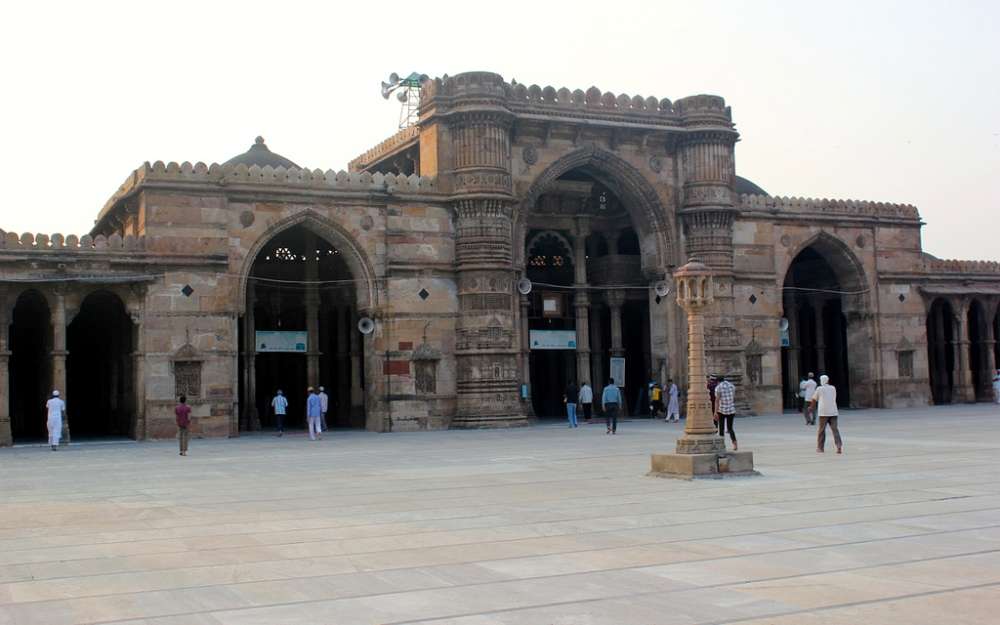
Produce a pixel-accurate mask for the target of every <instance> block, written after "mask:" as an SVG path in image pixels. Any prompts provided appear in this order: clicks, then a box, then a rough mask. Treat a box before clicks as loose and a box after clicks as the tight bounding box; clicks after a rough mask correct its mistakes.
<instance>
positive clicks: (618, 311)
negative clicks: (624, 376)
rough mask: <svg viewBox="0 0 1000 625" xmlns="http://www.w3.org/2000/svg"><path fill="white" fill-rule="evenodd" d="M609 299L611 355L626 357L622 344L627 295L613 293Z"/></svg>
mask: <svg viewBox="0 0 1000 625" xmlns="http://www.w3.org/2000/svg"><path fill="white" fill-rule="evenodd" d="M607 297H608V310H609V312H610V314H611V355H612V356H615V357H618V358H620V357H622V356H624V355H625V347H624V346H623V344H622V306H623V305H624V304H625V294H624V293H620V292H616V291H611V292H609V293H608V296H607ZM616 381H618V382H620V380H616Z"/></svg>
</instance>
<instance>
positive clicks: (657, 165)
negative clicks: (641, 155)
mask: <svg viewBox="0 0 1000 625" xmlns="http://www.w3.org/2000/svg"><path fill="white" fill-rule="evenodd" d="M649 168H650V169H651V170H653V171H654V172H656V173H660V172H661V171H663V160H662V159H661V158H660V157H659V156H650V157H649Z"/></svg>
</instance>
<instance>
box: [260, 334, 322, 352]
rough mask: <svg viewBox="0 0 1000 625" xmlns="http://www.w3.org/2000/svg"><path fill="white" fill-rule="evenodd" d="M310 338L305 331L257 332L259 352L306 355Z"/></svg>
mask: <svg viewBox="0 0 1000 625" xmlns="http://www.w3.org/2000/svg"><path fill="white" fill-rule="evenodd" d="M308 336H309V335H308V333H307V332H306V331H305V330H257V333H256V337H255V340H256V345H257V351H258V352H293V353H299V354H304V353H306V345H307V344H308V342H307V337H308Z"/></svg>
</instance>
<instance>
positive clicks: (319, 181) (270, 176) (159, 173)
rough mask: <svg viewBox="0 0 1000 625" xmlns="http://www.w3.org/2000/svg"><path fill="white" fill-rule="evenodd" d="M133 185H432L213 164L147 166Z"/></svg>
mask: <svg viewBox="0 0 1000 625" xmlns="http://www.w3.org/2000/svg"><path fill="white" fill-rule="evenodd" d="M137 173H138V176H137V178H136V182H137V183H141V182H143V181H154V180H155V181H180V182H188V181H190V182H214V183H217V184H227V185H228V184H254V185H258V184H259V185H272V186H292V187H312V188H333V189H343V190H345V191H347V190H350V191H355V190H356V191H389V190H395V191H399V192H421V191H431V190H433V188H434V181H433V180H431V179H430V178H425V177H421V176H417V175H415V174H414V175H411V176H397V175H395V174H381V173H374V174H372V173H368V172H346V171H344V170H340V171H334V170H332V169H328V170H326V171H323V170H322V169H298V168H294V167H293V168H289V169H286V168H284V167H270V166H266V167H258V166H257V165H252V166H250V167H247V166H246V165H244V164H242V163H241V164H239V165H219V164H216V163H213V164H212V165H206V164H205V163H195V164H191V163H188V162H184V163H175V162H170V163H164V162H162V161H156V162H155V163H153V164H152V165H150V164H149V163H148V162H147V163H144V164H143V166H142V167H141V168H140V169H138V170H137Z"/></svg>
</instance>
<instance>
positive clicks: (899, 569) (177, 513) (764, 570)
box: [0, 405, 1000, 625]
mask: <svg viewBox="0 0 1000 625" xmlns="http://www.w3.org/2000/svg"><path fill="white" fill-rule="evenodd" d="M842 421H843V422H842V431H843V433H844V438H845V455H844V456H837V455H835V454H833V453H829V452H828V453H826V454H824V455H819V454H817V453H815V451H814V442H813V440H814V430H813V429H812V428H807V427H805V426H804V425H803V424H802V422H801V420H800V419H799V418H798V417H796V416H794V415H787V416H783V417H777V416H774V417H758V418H752V419H740V420H738V421H737V429H738V431H739V434H740V441H741V443H743V445H742V447H744V448H746V449H751V450H753V451H754V452H756V461H757V466H758V468H759V470H760V471H761V472H762V473H763V474H764V475H763V477H758V478H742V479H740V478H737V479H731V480H723V481H699V482H684V481H676V480H669V479H657V478H650V477H645V476H644V473H645V472H646V470H647V469H648V463H649V453H650V452H652V451H663V450H670V449H672V447H673V441H674V438H675V437H676V435H677V433H678V432H679V431H680V428H679V426H677V425H666V424H663V423H662V422H657V423H649V422H630V423H624V424H622V426H621V429H620V432H619V434H618V435H617V436H615V437H611V436H606V435H605V434H604V428H603V426H599V425H591V426H581V427H580V428H579V429H577V430H569V429H567V428H565V427H562V426H560V425H557V424H543V425H540V426H535V427H532V428H527V429H520V430H514V431H449V432H436V433H413V434H389V435H387V434H369V433H365V432H345V433H335V435H334V436H331V437H328V438H326V439H324V440H323V441H320V442H315V443H311V442H309V441H308V440H306V439H305V438H304V437H303V436H301V435H297V436H286V437H285V438H282V439H276V438H273V437H264V436H252V437H244V438H241V439H236V440H211V441H208V440H195V441H193V442H192V447H191V455H190V456H188V457H186V458H181V457H179V456H178V455H177V451H176V449H175V444H174V443H172V442H163V443H113V444H89V445H86V444H85V445H74V446H72V447H70V448H69V449H64V450H61V451H59V452H57V453H52V452H50V451H48V450H46V449H45V448H44V447H23V448H14V449H3V450H0V625H12V624H17V625H28V624H32V625H64V624H71V623H73V624H78V623H79V624H82V623H116V624H120V625H126V624H127V625H139V624H148V625H154V624H155V625H210V624H211V625H286V624H288V625H291V624H306V623H308V624H318V625H325V624H329V625H351V624H355V623H358V624H373V623H385V624H400V625H401V624H404V623H421V624H427V625H431V624H433V625H445V624H447V625H487V624H489V625H492V624H511V625H513V624H546V625H547V624H560V625H597V624H616V625H619V624H636V625H660V624H663V625H667V624H675V623H676V624H694V623H698V624H722V623H744V624H747V625H793V624H794V625H857V624H859V623H899V624H906V625H920V624H924V623H927V624H934V625H941V624H947V625H953V624H979V623H981V624H995V623H997V622H1000V480H998V479H997V478H998V475H1000V471H998V469H1000V460H998V452H1000V409H998V407H997V406H995V405H992V406H988V405H977V406H956V407H943V408H933V409H922V410H918V411H914V412H909V413H906V412H902V411H856V412H848V413H846V414H845V415H844V416H843V417H842Z"/></svg>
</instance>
